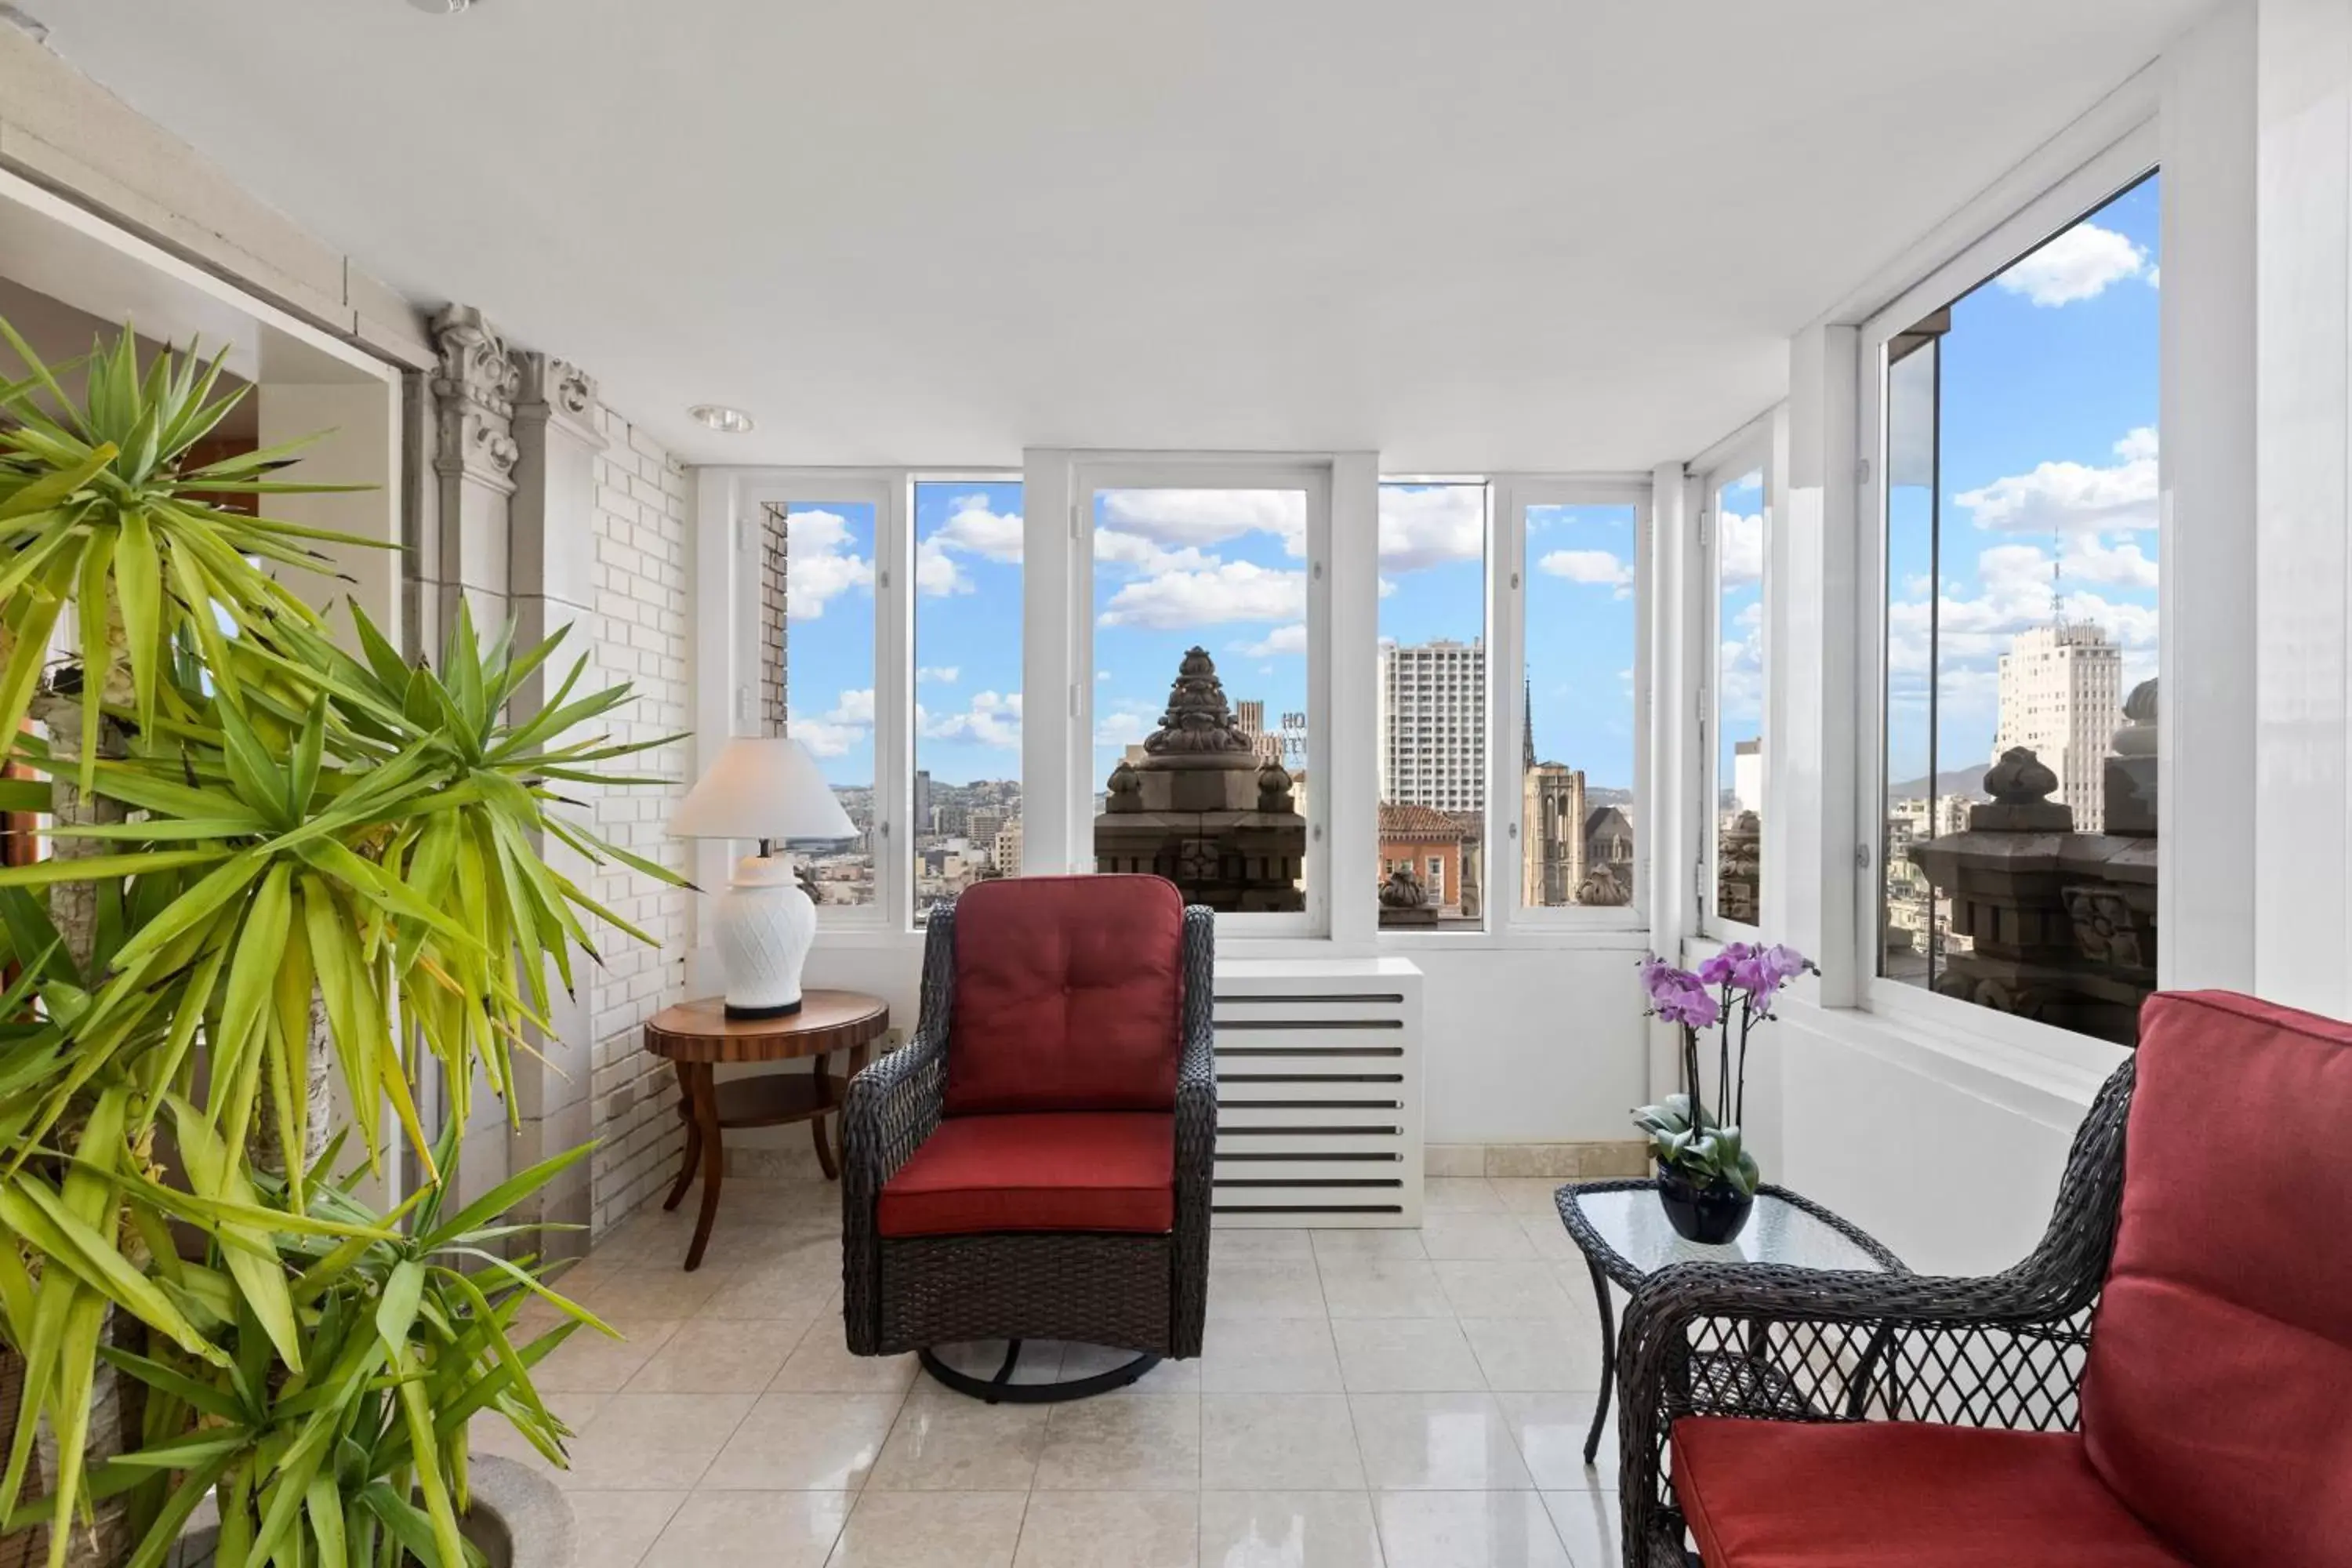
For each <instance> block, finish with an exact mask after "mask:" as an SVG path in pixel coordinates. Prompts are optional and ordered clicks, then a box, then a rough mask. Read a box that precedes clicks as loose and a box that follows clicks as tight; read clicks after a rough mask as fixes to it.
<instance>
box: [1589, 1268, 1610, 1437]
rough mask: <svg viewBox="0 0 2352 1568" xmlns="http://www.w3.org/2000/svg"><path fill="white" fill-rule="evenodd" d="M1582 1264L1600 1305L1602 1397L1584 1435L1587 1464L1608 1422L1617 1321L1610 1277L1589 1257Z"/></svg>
mask: <svg viewBox="0 0 2352 1568" xmlns="http://www.w3.org/2000/svg"><path fill="white" fill-rule="evenodd" d="M1584 1267H1585V1268H1588V1269H1590V1270H1591V1274H1592V1296H1593V1300H1596V1301H1598V1302H1599V1303H1600V1306H1601V1397H1600V1398H1598V1399H1596V1400H1594V1401H1593V1403H1592V1430H1591V1431H1590V1432H1588V1433H1586V1434H1585V1437H1584V1462H1585V1463H1586V1464H1587V1465H1590V1464H1591V1463H1592V1458H1593V1456H1594V1455H1596V1454H1598V1453H1600V1452H1601V1428H1602V1427H1604V1426H1608V1425H1609V1390H1610V1389H1611V1388H1612V1386H1613V1385H1614V1384H1616V1382H1617V1320H1616V1318H1615V1317H1613V1316H1612V1314H1611V1313H1610V1310H1609V1277H1608V1276H1607V1275H1605V1274H1603V1273H1601V1265H1599V1264H1598V1263H1595V1262H1593V1261H1592V1259H1591V1258H1586V1259H1585V1260H1584Z"/></svg>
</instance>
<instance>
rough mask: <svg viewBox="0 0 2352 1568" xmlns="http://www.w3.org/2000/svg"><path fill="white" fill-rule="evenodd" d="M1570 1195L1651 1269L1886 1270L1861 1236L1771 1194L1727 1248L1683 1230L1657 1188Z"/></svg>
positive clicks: (1632, 1258) (1607, 1236)
mask: <svg viewBox="0 0 2352 1568" xmlns="http://www.w3.org/2000/svg"><path fill="white" fill-rule="evenodd" d="M1570 1201H1572V1202H1573V1203H1574V1204H1575V1205H1576V1206H1577V1207H1578V1209H1580V1211H1582V1213H1583V1215H1584V1217H1585V1219H1586V1220H1587V1221H1588V1222H1589V1223H1590V1224H1591V1226H1592V1228H1593V1229H1594V1230H1595V1231H1596V1232H1598V1233H1599V1234H1600V1237H1601V1240H1602V1241H1604V1242H1606V1243H1608V1245H1609V1247H1611V1248H1612V1250H1613V1251H1615V1252H1616V1254H1617V1256H1618V1257H1620V1258H1623V1259H1624V1260H1625V1261H1626V1262H1627V1263H1629V1264H1631V1265H1633V1267H1634V1268H1637V1269H1639V1270H1641V1271H1642V1272H1643V1273H1644V1274H1649V1273H1652V1272H1654V1271H1655V1270H1657V1269H1660V1268H1665V1267H1666V1266H1667V1265H1668V1264H1672V1263H1784V1264H1789V1265H1790V1266H1792V1267H1795V1268H1859V1269H1867V1270H1869V1271H1871V1272H1872V1273H1885V1270H1886V1266H1885V1264H1883V1263H1881V1262H1880V1261H1879V1260H1878V1259H1877V1258H1873V1257H1872V1256H1871V1255H1870V1254H1869V1252H1868V1251H1866V1250H1865V1249H1864V1247H1862V1246H1861V1245H1860V1244H1859V1243H1857V1242H1856V1241H1854V1239H1853V1237H1849V1236H1847V1235H1845V1234H1844V1233H1843V1232H1842V1231H1840V1230H1839V1229H1838V1228H1837V1227H1836V1226H1832V1225H1830V1224H1828V1223H1827V1222H1826V1221H1824V1220H1822V1219H1820V1218H1819V1217H1817V1216H1815V1215H1811V1214H1808V1213H1806V1212H1805V1211H1804V1210H1803V1209H1801V1208H1799V1207H1797V1206H1796V1205H1794V1204H1791V1203H1789V1202H1787V1201H1786V1200H1784V1199H1782V1198H1780V1197H1778V1196H1775V1195H1774V1194H1770V1193H1759V1194H1756V1207H1755V1209H1754V1211H1753V1212H1752V1213H1750V1214H1749V1215H1748V1226H1747V1228H1746V1229H1744V1230H1742V1231H1741V1232H1740V1233H1739V1234H1738V1236H1737V1237H1734V1238H1733V1239H1732V1240H1730V1241H1728V1242H1727V1243H1725V1244H1724V1245H1722V1246H1720V1247H1703V1246H1701V1245H1699V1244H1698V1243H1697V1242H1695V1241H1685V1240H1684V1239H1683V1238H1682V1237H1679V1236H1676V1235H1675V1227H1674V1226H1672V1225H1670V1224H1668V1223H1667V1221H1666V1212H1665V1210H1664V1208H1663V1207H1662V1206H1661V1205H1659V1203H1658V1194H1657V1193H1656V1191H1655V1190H1654V1189H1652V1188H1648V1187H1638V1188H1619V1189H1616V1190H1614V1191H1602V1192H1593V1191H1591V1190H1587V1189H1583V1188H1579V1189H1576V1190H1575V1191H1574V1194H1573V1196H1572V1198H1571V1200H1570Z"/></svg>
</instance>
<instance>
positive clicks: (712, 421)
mask: <svg viewBox="0 0 2352 1568" xmlns="http://www.w3.org/2000/svg"><path fill="white" fill-rule="evenodd" d="M687 412H688V414H691V415H693V416H694V417H695V418H696V419H697V420H698V421H700V422H701V423H702V424H705V425H708V426H710V427H711V428H712V429H713V430H717V431H719V432H720V433H722V434H724V435H729V436H740V435H741V434H743V432H744V431H746V430H749V429H750V428H751V416H750V415H748V414H746V413H744V412H743V411H742V410H741V409H740V408H730V407H728V406H727V405H725V404H723V403H698V404H696V405H694V406H693V407H691V408H689V409H688V410H687Z"/></svg>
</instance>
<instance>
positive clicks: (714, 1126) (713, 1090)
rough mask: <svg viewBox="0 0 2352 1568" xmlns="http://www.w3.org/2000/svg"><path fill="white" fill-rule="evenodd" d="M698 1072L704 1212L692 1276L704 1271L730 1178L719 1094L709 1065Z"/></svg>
mask: <svg viewBox="0 0 2352 1568" xmlns="http://www.w3.org/2000/svg"><path fill="white" fill-rule="evenodd" d="M692 1065H693V1068H694V1118H695V1120H696V1121H698V1122H699V1123H701V1129H700V1132H701V1136H700V1137H699V1138H698V1140H697V1142H699V1143H700V1144H701V1145H702V1212H701V1214H700V1215H698V1216H697V1218H696V1219H695V1222H694V1245H693V1246H691V1247H688V1248H687V1249H686V1268H687V1271H688V1273H692V1272H693V1271H694V1270H695V1269H697V1268H701V1267H702V1249H703V1248H704V1247H709V1245H710V1226H711V1222H712V1221H713V1220H716V1219H717V1218H718V1217H719V1182H720V1179H721V1178H722V1177H723V1176H724V1175H725V1174H726V1169H727V1154H726V1151H725V1149H724V1148H723V1147H722V1146H721V1143H720V1140H719V1091H718V1089H717V1086H716V1083H715V1081H714V1079H713V1078H712V1076H711V1071H710V1064H709V1062H696V1063H694V1064H692Z"/></svg>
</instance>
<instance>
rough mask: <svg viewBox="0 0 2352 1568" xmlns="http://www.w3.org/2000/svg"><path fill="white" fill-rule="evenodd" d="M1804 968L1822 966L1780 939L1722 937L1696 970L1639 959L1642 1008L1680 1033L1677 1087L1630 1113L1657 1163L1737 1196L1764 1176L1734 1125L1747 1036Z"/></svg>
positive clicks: (1742, 1103) (1741, 1102)
mask: <svg viewBox="0 0 2352 1568" xmlns="http://www.w3.org/2000/svg"><path fill="white" fill-rule="evenodd" d="M1804 973H1815V974H1818V973H1821V970H1820V967H1819V966H1818V965H1817V964H1815V963H1813V962H1812V960H1811V959H1809V958H1807V957H1806V956H1805V955H1804V954H1803V953H1801V952H1798V951H1797V950H1796V949H1795V948H1792V947H1789V946H1786V945H1784V944H1781V943H1779V942H1774V943H1771V944H1769V945H1767V944H1765V943H1763V942H1730V943H1727V944H1726V945H1725V946H1724V947H1723V948H1722V949H1721V950H1720V951H1719V952H1716V953H1715V954H1714V955H1713V956H1712V957H1710V958H1708V959H1707V960H1706V963H1702V964H1700V965H1699V966H1698V969H1697V971H1696V973H1694V972H1693V971H1691V970H1687V969H1677V968H1675V966H1674V965H1672V964H1670V963H1667V962H1666V961H1665V960H1664V959H1663V958H1660V957H1659V956H1658V955H1657V954H1655V953H1651V954H1649V955H1648V956H1646V957H1644V958H1643V960H1642V989H1643V992H1644V993H1645V994H1647V995H1648V996H1649V999H1650V1005H1649V1006H1648V1007H1647V1008H1645V1009H1644V1011H1645V1012H1647V1013H1649V1014H1650V1015H1652V1016H1655V1017H1659V1018H1664V1019H1665V1020H1666V1021H1667V1022H1668V1023H1670V1024H1678V1025H1680V1026H1682V1031H1683V1052H1682V1079H1683V1089H1682V1092H1681V1093H1679V1094H1670V1095H1668V1096H1666V1098H1665V1100H1664V1101H1663V1102H1661V1103H1659V1104H1656V1105H1645V1106H1643V1107H1642V1108H1641V1109H1640V1110H1636V1111H1635V1112H1633V1125H1634V1126H1636V1127H1639V1128H1640V1129H1641V1130H1642V1131H1643V1132H1645V1133H1647V1134H1648V1135H1649V1139H1650V1152H1652V1153H1653V1154H1654V1155H1655V1156H1656V1157H1657V1161H1658V1163H1659V1165H1660V1166H1662V1167H1664V1169H1666V1170H1668V1171H1671V1172H1674V1173H1675V1174H1677V1175H1680V1176H1681V1177H1682V1178H1683V1179H1684V1180H1685V1181H1687V1182H1689V1183H1690V1184H1692V1185H1693V1186H1695V1187H1697V1188H1700V1189H1702V1190H1705V1189H1706V1188H1709V1187H1713V1186H1716V1185H1717V1184H1722V1185H1725V1186H1728V1187H1730V1188H1731V1189H1733V1190H1734V1191H1736V1192H1738V1193H1739V1194H1741V1195H1743V1196H1753V1195H1754V1194H1755V1192H1756V1187H1757V1184H1758V1183H1759V1182H1760V1181H1761V1180H1762V1179H1763V1176H1762V1173H1760V1172H1759V1170H1758V1169H1757V1167H1756V1159H1755V1156H1753V1155H1751V1154H1750V1153H1748V1151H1747V1149H1746V1147H1745V1146H1744V1142H1743V1140H1742V1138H1741V1135H1740V1131H1739V1128H1740V1122H1741V1119H1742V1117H1743V1116H1744V1115H1745V1113H1746V1110H1747V1100H1748V1032H1749V1031H1750V1030H1752V1029H1753V1028H1754V1027H1755V1026H1757V1025H1758V1024H1760V1023H1763V1022H1765V1021H1767V1020H1768V1019H1769V1018H1770V1017H1771V1016H1772V1004H1773V1000H1774V999H1775V998H1776V997H1778V996H1779V995H1780V990H1781V988H1782V987H1783V986H1785V985H1787V984H1789V982H1790V981H1791V980H1794V979H1795V978H1796V977H1797V976H1798V975H1800V974H1804ZM1735 1018H1736V1019H1737V1020H1738V1026H1737V1031H1736V1032H1737V1035H1738V1042H1737V1045H1736V1046H1735V1044H1734V1040H1733V1036H1734V1033H1735V1029H1734V1023H1733V1021H1734V1019H1735ZM1705 1029H1713V1030H1714V1031H1716V1077H1715V1083H1716V1092H1715V1104H1714V1105H1713V1106H1712V1107H1709V1106H1708V1104H1707V1102H1706V1080H1705V1079H1703V1078H1702V1077H1701V1076H1700V1072H1699V1033H1700V1031H1701V1030H1705Z"/></svg>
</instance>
